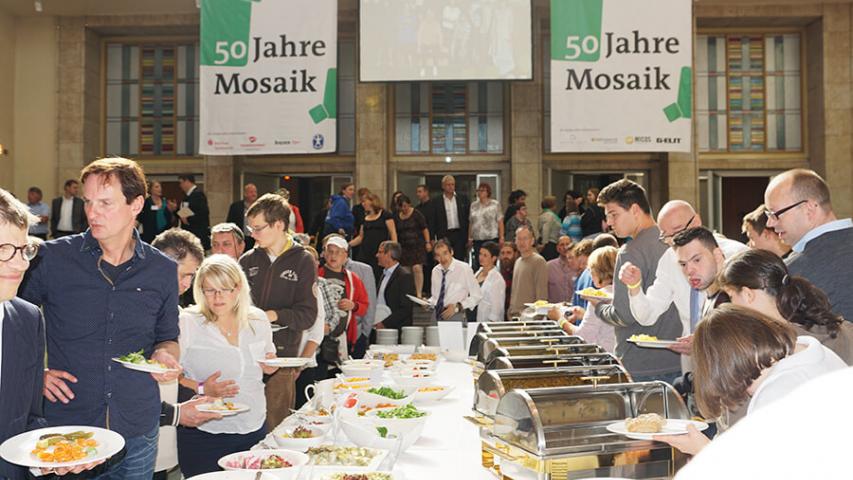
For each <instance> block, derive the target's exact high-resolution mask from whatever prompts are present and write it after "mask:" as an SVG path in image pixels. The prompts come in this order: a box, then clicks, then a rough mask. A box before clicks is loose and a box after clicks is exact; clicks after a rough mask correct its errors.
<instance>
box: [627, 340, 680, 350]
mask: <svg viewBox="0 0 853 480" xmlns="http://www.w3.org/2000/svg"><path fill="white" fill-rule="evenodd" d="M628 341H629V342H631V343H634V344H636V345H637V346H638V347H643V348H667V347H669V346H670V345H675V344H676V343H678V340H631V339H630V338H629V339H628Z"/></svg>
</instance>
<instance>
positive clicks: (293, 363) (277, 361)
mask: <svg viewBox="0 0 853 480" xmlns="http://www.w3.org/2000/svg"><path fill="white" fill-rule="evenodd" d="M310 361H311V359H310V358H305V357H278V358H265V359H263V360H261V361H260V362H261V363H263V364H264V365H266V366H268V367H278V368H301V367H304V366H305V365H308V362H310Z"/></svg>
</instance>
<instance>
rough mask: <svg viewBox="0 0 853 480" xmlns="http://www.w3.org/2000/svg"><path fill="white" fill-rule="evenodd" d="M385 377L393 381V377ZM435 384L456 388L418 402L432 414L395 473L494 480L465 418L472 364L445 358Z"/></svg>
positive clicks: (407, 477) (425, 478) (414, 479)
mask: <svg viewBox="0 0 853 480" xmlns="http://www.w3.org/2000/svg"><path fill="white" fill-rule="evenodd" d="M386 375H387V374H386ZM386 380H387V381H386V383H388V384H391V383H392V382H391V380H390V378H388V379H386ZM436 383H437V384H442V385H453V386H454V387H455V390H454V391H453V392H451V393H450V394H449V395H448V396H447V397H445V398H443V399H441V400H439V401H436V402H429V403H420V404H418V408H420V409H422V410H426V411H429V412H430V413H431V415H430V417H429V419H428V420H427V422H426V424H425V426H424V430H423V433H422V434H421V436H420V438H418V440H417V442H415V444H414V445H412V446H411V447H409V449H408V450H406V451H405V452H403V453H401V454H400V456H399V458H398V459H397V462H396V464H395V465H394V469H393V472H394V473H396V474H402V478H403V479H404V480H439V479H440V480H449V479H455V478H464V479H466V480H478V479H482V480H494V479H495V476H494V475H493V474H491V473H490V472H489V471H488V470H486V469H485V468H483V466H482V465H481V449H480V436H479V430H478V428H477V427H476V426H475V425H474V424H472V423H471V422H469V421H467V420H465V419H464V418H462V417H463V416H466V415H471V412H472V410H471V405H472V401H473V398H474V381H473V377H472V373H471V366H470V365H469V364H467V363H454V362H448V361H442V362H441V363H439V364H438V366H437V374H436ZM286 421H287V420H285V422H286ZM270 435H271V434H270ZM341 438H343V439H344V442H341V441H340V439H339V441H338V443H346V444H349V442H346V436H345V435H344V434H343V433H341ZM263 443H266V444H269V445H274V444H275V441H274V440H273V439H272V437H271V436H268V437H267V439H266V440H264V442H262V444H259V445H258V446H256V448H264V446H263Z"/></svg>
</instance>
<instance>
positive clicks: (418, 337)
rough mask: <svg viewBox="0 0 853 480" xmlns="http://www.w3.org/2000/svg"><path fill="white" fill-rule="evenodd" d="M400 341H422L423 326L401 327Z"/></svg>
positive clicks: (413, 342)
mask: <svg viewBox="0 0 853 480" xmlns="http://www.w3.org/2000/svg"><path fill="white" fill-rule="evenodd" d="M400 343H402V344H403V345H420V344H422V343H424V327H403V333H402V334H401V337H400Z"/></svg>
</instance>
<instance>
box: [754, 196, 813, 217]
mask: <svg viewBox="0 0 853 480" xmlns="http://www.w3.org/2000/svg"><path fill="white" fill-rule="evenodd" d="M806 202H808V200H800V201H799V202H797V203H793V204H791V205H788V206H787V207H785V208H782V209H779V210H776V211H775V212H774V211H773V210H770V209H769V208H765V209H764V215H766V216H767V218H768V219H770V220H779V217H781V216H782V214H783V213H785V212H787V211H788V210H792V209H794V208H797V207H799V206H800V205H802V204H804V203H806Z"/></svg>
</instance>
